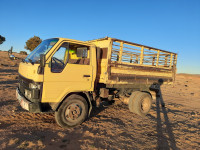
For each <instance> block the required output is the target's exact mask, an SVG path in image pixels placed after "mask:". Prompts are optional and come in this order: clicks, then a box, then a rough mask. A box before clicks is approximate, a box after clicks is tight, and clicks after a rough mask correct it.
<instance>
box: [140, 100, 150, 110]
mask: <svg viewBox="0 0 200 150" xmlns="http://www.w3.org/2000/svg"><path fill="white" fill-rule="evenodd" d="M141 109H142V111H143V112H144V113H146V112H148V111H149V109H150V100H149V98H148V97H145V98H144V99H143V101H142V104H141Z"/></svg>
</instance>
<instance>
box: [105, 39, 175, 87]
mask: <svg viewBox="0 0 200 150" xmlns="http://www.w3.org/2000/svg"><path fill="white" fill-rule="evenodd" d="M176 62H177V54H176V53H172V52H168V51H164V50H161V49H156V48H152V47H148V46H144V45H140V44H136V43H131V42H127V41H122V40H119V39H112V48H111V55H110V61H109V64H110V73H109V75H108V79H109V81H110V83H113V84H115V83H120V82H121V83H129V84H130V83H133V82H134V83H135V82H145V83H149V84H150V83H154V82H155V81H158V80H159V79H162V80H163V81H164V82H165V83H166V82H168V83H171V82H173V81H174V79H175V74H176Z"/></svg>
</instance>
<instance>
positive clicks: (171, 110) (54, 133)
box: [0, 52, 200, 150]
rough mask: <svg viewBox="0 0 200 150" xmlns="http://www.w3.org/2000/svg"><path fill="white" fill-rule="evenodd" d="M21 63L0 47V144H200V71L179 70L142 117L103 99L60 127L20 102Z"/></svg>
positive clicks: (37, 146)
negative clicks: (75, 120)
mask: <svg viewBox="0 0 200 150" xmlns="http://www.w3.org/2000/svg"><path fill="white" fill-rule="evenodd" d="M15 55H16V56H20V55H19V54H15ZM20 57H25V56H20ZM19 62H20V60H16V61H11V60H9V59H8V56H7V52H0V149H48V150H51V149H52V150H55V149H69V150H73V149H183V150H185V149H187V150H190V149H192V150H194V149H200V75H188V74H178V75H177V78H176V82H175V84H174V86H173V85H162V86H161V93H160V97H157V98H156V99H155V100H154V101H153V106H152V109H151V111H150V113H149V114H148V115H147V116H146V117H145V118H141V117H139V116H137V115H135V114H133V113H131V112H129V110H128V107H127V106H126V105H124V104H122V103H116V104H112V105H108V104H104V105H103V106H101V107H100V108H95V109H94V110H93V111H92V114H91V116H90V118H89V119H88V120H86V121H85V122H84V123H83V124H81V125H80V126H77V127H75V128H72V129H62V128H61V127H59V126H58V125H57V124H56V122H55V119H54V114H53V113H43V114H33V113H29V112H27V111H25V110H23V109H22V108H21V107H20V106H19V103H18V101H17V99H16V97H15V89H16V87H17V85H18V83H17V82H18V75H17V68H18V63H19Z"/></svg>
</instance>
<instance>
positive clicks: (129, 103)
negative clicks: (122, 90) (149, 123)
mask: <svg viewBox="0 0 200 150" xmlns="http://www.w3.org/2000/svg"><path fill="white" fill-rule="evenodd" d="M139 93H141V92H140V91H135V92H132V94H131V96H130V98H129V101H128V108H129V110H130V112H133V113H134V108H133V100H134V99H135V96H136V95H137V94H139Z"/></svg>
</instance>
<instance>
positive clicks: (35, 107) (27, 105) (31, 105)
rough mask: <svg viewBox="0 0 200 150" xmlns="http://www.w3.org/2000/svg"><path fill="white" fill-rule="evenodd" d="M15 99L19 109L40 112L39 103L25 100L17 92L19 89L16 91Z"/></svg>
mask: <svg viewBox="0 0 200 150" xmlns="http://www.w3.org/2000/svg"><path fill="white" fill-rule="evenodd" d="M16 97H17V99H18V101H19V103H20V105H21V107H22V108H23V109H25V110H27V111H29V112H33V113H39V112H42V109H41V103H39V102H31V101H29V100H28V99H26V98H25V97H24V96H23V95H22V94H21V93H20V91H19V88H17V89H16Z"/></svg>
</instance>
